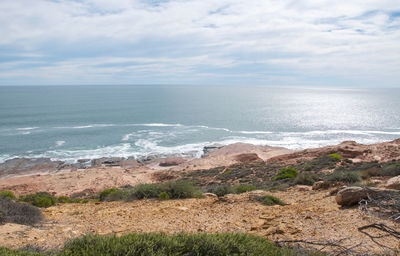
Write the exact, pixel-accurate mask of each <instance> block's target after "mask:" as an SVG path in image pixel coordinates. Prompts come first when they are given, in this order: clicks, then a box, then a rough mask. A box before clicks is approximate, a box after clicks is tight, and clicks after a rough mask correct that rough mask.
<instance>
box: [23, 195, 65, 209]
mask: <svg viewBox="0 0 400 256" xmlns="http://www.w3.org/2000/svg"><path fill="white" fill-rule="evenodd" d="M19 200H20V201H22V202H27V203H30V204H32V205H34V206H37V207H44V208H47V207H50V206H53V205H55V204H56V203H57V199H56V198H55V197H54V196H52V195H51V194H49V193H47V192H39V193H36V194H30V195H25V196H21V197H20V198H19Z"/></svg>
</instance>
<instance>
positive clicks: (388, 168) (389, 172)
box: [380, 162, 400, 176]
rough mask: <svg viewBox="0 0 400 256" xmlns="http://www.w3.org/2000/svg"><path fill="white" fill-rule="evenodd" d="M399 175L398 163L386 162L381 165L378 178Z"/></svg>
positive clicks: (399, 167)
mask: <svg viewBox="0 0 400 256" xmlns="http://www.w3.org/2000/svg"><path fill="white" fill-rule="evenodd" d="M398 175H400V163H398V162H388V163H385V164H383V166H382V171H381V173H380V176H398Z"/></svg>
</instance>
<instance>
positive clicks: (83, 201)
mask: <svg viewBox="0 0 400 256" xmlns="http://www.w3.org/2000/svg"><path fill="white" fill-rule="evenodd" d="M88 202H89V200H88V199H81V198H69V197H67V196H60V197H58V198H57V203H61V204H86V203H88Z"/></svg>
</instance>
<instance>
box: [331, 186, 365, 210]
mask: <svg viewBox="0 0 400 256" xmlns="http://www.w3.org/2000/svg"><path fill="white" fill-rule="evenodd" d="M368 193H369V190H367V189H365V188H361V187H346V188H343V189H342V190H340V191H339V192H338V193H337V194H336V198H335V199H336V202H337V203H338V204H339V205H342V206H351V205H355V204H358V202H360V200H362V199H367V198H368Z"/></svg>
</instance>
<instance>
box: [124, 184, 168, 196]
mask: <svg viewBox="0 0 400 256" xmlns="http://www.w3.org/2000/svg"><path fill="white" fill-rule="evenodd" d="M161 192H163V189H162V188H161V186H160V184H157V183H156V184H140V185H136V186H134V187H133V188H132V189H131V190H130V191H129V192H128V200H136V199H146V198H158V195H159V194H160V193H161Z"/></svg>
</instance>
